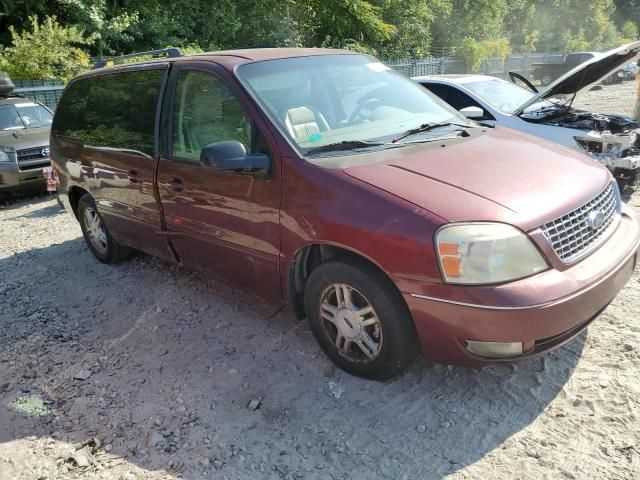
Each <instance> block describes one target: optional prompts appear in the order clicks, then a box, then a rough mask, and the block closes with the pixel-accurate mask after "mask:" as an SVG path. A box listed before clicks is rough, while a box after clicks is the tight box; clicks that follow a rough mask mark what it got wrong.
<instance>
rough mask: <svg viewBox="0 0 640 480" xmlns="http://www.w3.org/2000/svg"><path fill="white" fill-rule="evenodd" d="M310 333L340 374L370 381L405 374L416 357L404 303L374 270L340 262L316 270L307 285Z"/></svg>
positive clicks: (412, 329)
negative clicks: (343, 371)
mask: <svg viewBox="0 0 640 480" xmlns="http://www.w3.org/2000/svg"><path fill="white" fill-rule="evenodd" d="M304 303H305V310H306V313H307V318H308V319H309V323H310V325H311V330H312V331H313V334H314V335H315V337H316V339H317V341H318V343H319V344H320V346H321V347H322V349H323V350H324V351H325V353H326V354H327V356H328V357H329V358H330V359H331V360H332V361H333V362H334V363H335V364H336V365H337V366H339V367H340V368H341V369H343V370H345V371H346V372H349V373H351V374H352V375H356V376H359V377H364V378H368V379H371V380H385V379H388V378H391V377H394V376H396V375H398V374H400V373H402V372H403V371H404V370H406V369H407V368H408V367H409V366H410V365H411V363H413V361H414V360H415V358H416V357H417V356H418V353H419V352H420V344H419V342H418V335H417V333H416V330H415V326H414V324H413V320H412V318H411V314H410V313H409V309H408V308H407V305H406V303H405V302H404V299H403V298H402V296H401V295H400V292H398V290H397V288H396V287H395V285H394V284H393V283H392V282H391V281H390V280H389V279H388V278H387V277H386V275H384V274H383V273H382V272H380V271H379V270H378V269H376V268H375V267H373V266H371V265H369V264H366V263H364V262H359V261H356V260H354V259H351V258H348V257H345V258H342V259H338V260H332V261H330V262H327V263H324V264H322V265H320V266H319V267H317V268H316V269H315V270H313V272H311V275H310V276H309V279H308V281H307V285H306V288H305V295H304Z"/></svg>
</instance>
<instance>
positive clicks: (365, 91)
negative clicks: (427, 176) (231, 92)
mask: <svg viewBox="0 0 640 480" xmlns="http://www.w3.org/2000/svg"><path fill="white" fill-rule="evenodd" d="M237 74H238V77H239V78H240V80H241V82H242V83H243V84H244V85H245V86H246V87H247V88H248V89H249V90H250V91H251V92H252V94H253V96H254V97H255V98H256V100H257V101H258V102H259V103H260V104H261V106H262V107H263V109H264V110H265V111H266V112H267V113H268V115H269V116H270V117H271V120H272V121H273V122H274V123H275V124H276V125H278V126H279V127H280V130H281V131H282V132H284V133H285V134H286V135H287V136H288V137H289V138H290V139H291V140H292V143H293V144H294V145H295V146H297V147H298V149H299V150H300V151H301V153H302V154H303V155H304V153H305V152H306V151H308V150H310V149H314V150H316V149H317V147H320V146H323V145H329V144H334V143H337V142H358V141H361V142H365V141H387V140H391V139H392V138H394V137H395V136H397V135H398V134H401V133H403V132H406V131H407V130H409V129H412V128H415V127H418V126H420V125H423V124H425V123H436V122H454V123H464V124H466V123H467V121H466V119H465V118H464V117H462V116H461V115H460V114H458V112H456V111H455V110H453V109H452V108H451V107H449V106H448V105H446V104H445V103H443V102H442V101H441V100H439V99H437V98H435V97H434V96H433V95H431V94H430V93H428V92H427V91H426V90H425V89H424V88H422V87H420V86H419V85H417V84H415V83H414V82H412V81H411V80H409V79H407V78H405V77H403V76H401V75H399V74H397V73H395V72H394V71H393V70H391V69H390V68H389V67H387V66H386V65H384V64H382V63H380V62H378V61H377V60H375V59H374V58H371V57H368V56H365V55H318V56H311V57H296V58H287V59H279V60H268V61H263V62H256V63H250V64H246V65H242V66H241V67H239V68H238V70H237ZM442 133H443V132H440V131H438V134H442ZM444 133H447V132H446V131H445V132H444ZM435 134H436V133H433V132H432V133H430V135H435ZM346 153H348V152H346ZM343 154H345V152H343Z"/></svg>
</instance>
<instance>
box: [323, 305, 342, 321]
mask: <svg viewBox="0 0 640 480" xmlns="http://www.w3.org/2000/svg"><path fill="white" fill-rule="evenodd" d="M337 312H338V308H337V307H334V306H333V305H330V304H329V303H327V302H323V303H322V305H321V306H320V316H321V317H322V318H323V319H325V320H327V321H328V322H331V323H333V324H334V325H335V323H336V313H337Z"/></svg>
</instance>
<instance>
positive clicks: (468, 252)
mask: <svg viewBox="0 0 640 480" xmlns="http://www.w3.org/2000/svg"><path fill="white" fill-rule="evenodd" d="M436 248H437V251H438V260H439V261H440V269H441V270H442V276H443V278H444V280H445V282H447V283H459V284H465V285H479V284H489V283H501V282H508V281H512V280H518V279H520V278H524V277H528V276H530V275H534V274H536V273H538V272H541V271H543V270H546V269H547V268H548V265H547V262H546V261H545V259H544V258H543V257H542V255H541V254H540V252H539V251H538V250H537V249H536V247H535V246H534V245H533V244H532V243H531V240H529V237H527V236H526V235H525V234H524V233H522V232H521V231H520V230H518V229H517V228H514V227H512V226H510V225H505V224H503V223H463V224H451V225H446V226H444V227H442V228H441V229H440V230H438V233H437V234H436Z"/></svg>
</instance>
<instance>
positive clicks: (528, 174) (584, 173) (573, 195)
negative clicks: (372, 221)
mask: <svg viewBox="0 0 640 480" xmlns="http://www.w3.org/2000/svg"><path fill="white" fill-rule="evenodd" d="M420 147H422V148H420ZM382 155H383V158H384V159H383V160H382V161H378V162H376V163H371V164H368V165H361V166H353V167H347V168H345V169H344V171H345V173H346V174H347V175H350V176H351V177H354V178H357V179H359V180H361V181H363V182H366V183H368V184H370V185H372V186H374V187H377V188H380V189H382V190H384V191H386V192H388V193H391V194H393V195H395V196H397V197H400V198H403V199H405V200H407V201H408V202H411V203H413V204H414V205H417V206H419V207H421V208H424V209H426V210H428V211H430V212H432V213H434V214H436V215H438V216H439V217H442V218H444V219H446V220H448V221H451V222H462V221H494V222H495V221H497V222H504V223H509V224H511V225H515V226H517V227H519V228H521V229H522V230H524V231H530V230H533V229H535V228H537V227H539V226H540V225H542V224H544V223H547V222H548V221H550V220H553V219H555V218H557V217H559V216H561V215H564V214H566V213H567V212H568V211H570V210H572V209H574V208H576V207H578V206H579V205H581V204H583V203H585V202H586V201H588V200H590V199H591V198H593V197H594V196H595V195H596V194H597V193H598V192H600V191H601V190H602V189H603V188H604V187H605V186H606V184H607V182H608V181H609V180H610V178H611V177H610V174H609V172H608V171H607V170H606V169H605V168H603V167H601V166H599V165H598V164H597V163H596V162H594V161H592V160H590V159H588V158H587V157H585V156H584V155H581V154H579V153H578V152H574V151H572V150H569V149H567V148H564V147H561V146H557V145H556V144H553V143H549V142H545V141H543V140H539V139H536V138H535V137H531V136H529V135H525V134H520V133H516V132H515V131H513V130H508V129H502V128H499V127H497V128H495V129H493V130H489V131H488V132H487V133H486V134H484V135H481V136H478V137H475V138H472V139H468V140H466V141H464V142H458V143H455V144H450V145H447V146H445V147H440V146H437V147H436V148H430V147H427V146H425V145H416V146H413V147H403V148H398V149H393V150H386V151H384V152H383V153H382ZM374 160H375V159H374Z"/></svg>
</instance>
